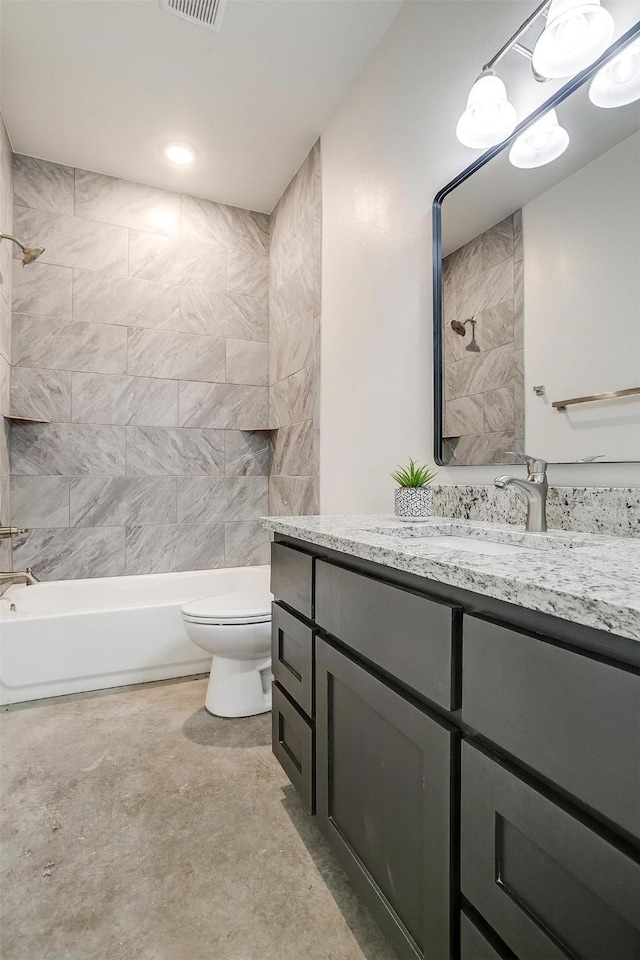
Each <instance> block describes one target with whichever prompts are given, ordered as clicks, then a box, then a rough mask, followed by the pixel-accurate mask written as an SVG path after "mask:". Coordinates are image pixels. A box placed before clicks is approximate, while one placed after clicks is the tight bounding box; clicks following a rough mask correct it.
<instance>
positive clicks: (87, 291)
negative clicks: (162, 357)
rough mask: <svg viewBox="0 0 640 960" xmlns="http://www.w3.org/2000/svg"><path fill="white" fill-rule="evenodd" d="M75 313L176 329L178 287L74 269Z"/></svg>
mask: <svg viewBox="0 0 640 960" xmlns="http://www.w3.org/2000/svg"><path fill="white" fill-rule="evenodd" d="M27 312H28V311H27ZM73 316H74V319H76V320H87V321H91V322H92V323H113V324H119V325H122V326H127V327H152V328H155V329H158V330H177V329H178V320H179V287H175V286H171V285H170V284H168V283H157V282H154V281H152V280H136V279H134V278H132V277H110V276H108V275H105V274H99V273H90V272H89V271H88V270H74V271H73Z"/></svg>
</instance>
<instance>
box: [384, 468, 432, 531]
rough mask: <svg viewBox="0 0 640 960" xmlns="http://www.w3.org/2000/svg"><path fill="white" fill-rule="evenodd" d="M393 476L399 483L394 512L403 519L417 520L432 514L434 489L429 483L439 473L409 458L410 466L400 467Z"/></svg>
mask: <svg viewBox="0 0 640 960" xmlns="http://www.w3.org/2000/svg"><path fill="white" fill-rule="evenodd" d="M391 476H392V477H393V479H394V480H395V481H396V483H397V484H398V489H397V490H396V492H395V504H394V513H395V515H396V517H399V518H400V519H401V520H416V519H423V518H424V517H430V516H431V509H432V507H433V490H430V489H429V484H430V483H431V482H432V480H434V479H435V477H436V476H437V473H436V471H435V470H431V469H430V468H429V467H427V466H423V467H419V466H418V465H417V464H416V462H415V460H409V466H408V467H398V469H397V470H396V471H395V473H392V474H391Z"/></svg>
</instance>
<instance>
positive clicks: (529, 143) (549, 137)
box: [509, 110, 569, 170]
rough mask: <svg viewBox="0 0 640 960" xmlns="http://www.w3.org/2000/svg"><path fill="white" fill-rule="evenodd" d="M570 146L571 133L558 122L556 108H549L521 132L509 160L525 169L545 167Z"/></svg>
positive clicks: (510, 152) (511, 150)
mask: <svg viewBox="0 0 640 960" xmlns="http://www.w3.org/2000/svg"><path fill="white" fill-rule="evenodd" d="M568 146H569V134H568V133H567V131H566V130H565V129H564V127H561V126H560V124H559V123H558V117H557V115H556V112H555V110H549V111H548V112H547V113H545V114H543V116H541V117H540V119H539V120H536V122H535V123H532V124H531V126H530V127H529V128H528V129H527V130H525V131H524V133H521V134H520V136H519V137H518V139H517V140H516V141H515V143H514V144H513V145H512V147H511V149H510V150H509V160H510V161H511V163H512V164H513V166H514V167H522V168H523V169H525V170H530V169H531V168H532V167H543V166H544V165H545V163H551V161H552V160H557V158H558V157H559V156H560V155H561V154H563V153H564V152H565V150H566V149H567V147H568Z"/></svg>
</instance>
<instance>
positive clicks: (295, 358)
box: [269, 314, 459, 383]
mask: <svg viewBox="0 0 640 960" xmlns="http://www.w3.org/2000/svg"><path fill="white" fill-rule="evenodd" d="M272 330H273V339H272V341H271V343H270V344H269V383H277V382H278V381H279V380H286V378H287V377H290V376H291V375H292V374H294V373H297V371H298V370H302V368H303V367H308V366H309V365H310V364H312V363H313V362H314V361H315V359H316V358H317V357H318V356H319V348H320V344H319V336H320V323H319V319H318V318H317V317H315V318H314V317H312V316H311V314H307V315H306V316H301V317H299V318H297V319H295V320H293V321H292V322H291V323H290V324H289V326H288V327H287V328H286V330H285V331H280V330H278V328H277V326H276V324H273V326H272ZM458 339H459V338H458Z"/></svg>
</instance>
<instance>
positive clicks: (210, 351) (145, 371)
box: [127, 328, 225, 383]
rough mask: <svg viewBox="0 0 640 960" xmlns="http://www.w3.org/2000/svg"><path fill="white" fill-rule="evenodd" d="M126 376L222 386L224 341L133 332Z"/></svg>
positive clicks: (173, 334) (163, 331) (129, 340)
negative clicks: (192, 381)
mask: <svg viewBox="0 0 640 960" xmlns="http://www.w3.org/2000/svg"><path fill="white" fill-rule="evenodd" d="M127 372H128V373H129V374H130V375H132V376H136V377H167V378H170V379H174V380H201V381H209V382H215V383H224V379H225V341H224V340H215V339H214V338H213V337H198V336H192V335H191V334H188V333H174V332H172V331H170V330H142V329H133V328H132V329H130V330H129V338H128V357H127Z"/></svg>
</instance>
